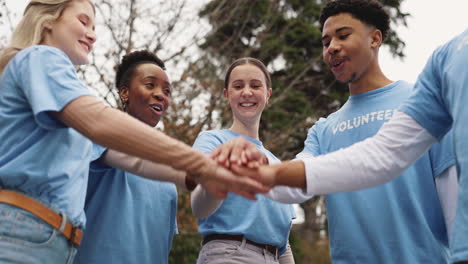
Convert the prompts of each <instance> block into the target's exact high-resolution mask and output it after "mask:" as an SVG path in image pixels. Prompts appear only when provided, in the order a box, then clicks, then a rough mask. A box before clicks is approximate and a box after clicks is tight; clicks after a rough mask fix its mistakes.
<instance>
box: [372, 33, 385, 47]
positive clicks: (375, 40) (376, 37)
mask: <svg viewBox="0 0 468 264" xmlns="http://www.w3.org/2000/svg"><path fill="white" fill-rule="evenodd" d="M370 34H371V47H372V48H378V47H380V45H382V41H383V39H382V31H380V30H379V29H375V30H374V31H372V32H371V33H370Z"/></svg>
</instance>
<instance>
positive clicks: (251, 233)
mask: <svg viewBox="0 0 468 264" xmlns="http://www.w3.org/2000/svg"><path fill="white" fill-rule="evenodd" d="M239 136H241V134H239V133H236V132H234V131H231V130H229V129H223V130H210V131H205V132H202V133H201V134H200V135H198V137H197V139H196V140H195V143H194V145H193V148H195V149H198V150H200V151H202V152H203V153H205V154H209V153H211V152H212V151H213V150H214V149H215V148H216V147H217V146H219V145H221V144H223V143H225V142H226V141H229V140H230V139H234V138H236V137H239ZM243 137H245V138H246V139H247V140H249V141H250V142H252V143H254V144H255V145H257V147H258V148H259V149H260V150H261V151H262V152H263V153H265V154H266V155H268V157H270V158H271V159H272V160H277V161H279V160H278V159H277V158H276V157H275V156H274V155H273V154H272V153H271V152H269V151H268V150H266V149H265V148H264V147H263V145H262V142H260V141H258V140H255V139H253V138H250V137H246V136H243ZM294 218H295V214H294V209H293V207H292V206H291V205H286V204H282V203H278V202H275V201H272V200H270V199H268V198H265V196H263V195H257V201H250V200H248V199H245V198H243V197H241V196H239V195H236V194H232V193H230V194H228V197H227V198H226V199H225V200H224V201H223V203H222V205H221V206H220V208H218V210H216V212H214V213H213V214H212V215H211V216H209V217H207V218H205V219H199V220H198V231H199V233H200V234H202V235H203V236H206V235H209V234H235V235H244V236H245V237H246V238H247V239H249V240H251V241H254V242H257V243H262V244H269V245H273V246H276V247H278V248H279V249H280V253H281V254H282V253H283V252H284V251H285V250H286V243H287V241H288V237H289V231H290V229H291V224H292V219H294Z"/></svg>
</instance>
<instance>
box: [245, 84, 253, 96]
mask: <svg viewBox="0 0 468 264" xmlns="http://www.w3.org/2000/svg"><path fill="white" fill-rule="evenodd" d="M252 94H253V93H252V88H251V87H250V86H249V85H247V86H246V87H245V88H244V89H242V96H252Z"/></svg>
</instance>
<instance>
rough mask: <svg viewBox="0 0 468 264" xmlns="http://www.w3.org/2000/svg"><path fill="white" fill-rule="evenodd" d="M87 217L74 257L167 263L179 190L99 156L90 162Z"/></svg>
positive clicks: (87, 262) (86, 261)
mask: <svg viewBox="0 0 468 264" xmlns="http://www.w3.org/2000/svg"><path fill="white" fill-rule="evenodd" d="M85 212H86V217H87V219H88V221H87V222H88V223H87V224H86V230H85V233H84V236H83V242H82V243H81V247H80V249H79V250H78V254H77V256H76V259H75V263H80V264H93V263H95V264H101V263H112V264H119V263H121V264H129V263H135V264H137V263H138V264H150V263H161V264H162V263H168V258H169V251H170V250H171V245H172V239H173V237H174V234H176V233H177V223H176V213H177V190H176V187H175V185H174V184H173V183H169V182H160V181H152V180H148V179H145V178H142V177H139V176H135V175H133V174H130V173H128V172H124V171H122V170H118V169H114V168H110V167H108V166H106V165H105V164H103V163H101V162H100V161H95V162H93V163H91V169H90V175H89V184H88V193H87V195H86V204H85Z"/></svg>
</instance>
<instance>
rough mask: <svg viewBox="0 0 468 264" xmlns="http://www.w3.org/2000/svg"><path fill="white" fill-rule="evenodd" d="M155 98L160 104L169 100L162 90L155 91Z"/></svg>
mask: <svg viewBox="0 0 468 264" xmlns="http://www.w3.org/2000/svg"><path fill="white" fill-rule="evenodd" d="M153 98H154V99H156V100H157V101H158V102H163V103H166V102H167V101H168V100H169V98H168V97H167V96H166V95H165V94H164V92H163V91H162V89H153Z"/></svg>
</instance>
